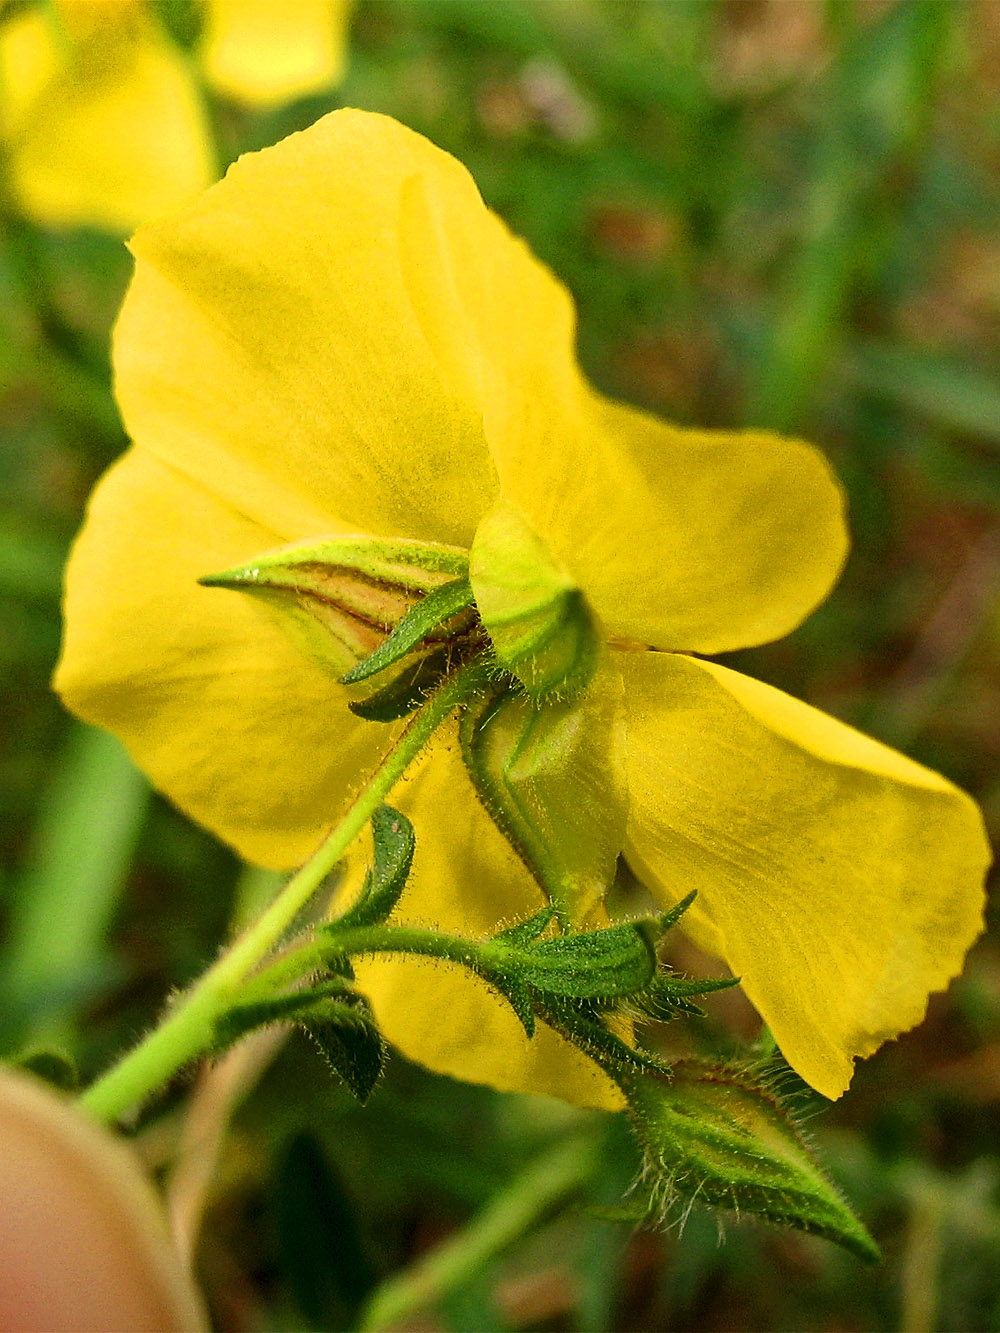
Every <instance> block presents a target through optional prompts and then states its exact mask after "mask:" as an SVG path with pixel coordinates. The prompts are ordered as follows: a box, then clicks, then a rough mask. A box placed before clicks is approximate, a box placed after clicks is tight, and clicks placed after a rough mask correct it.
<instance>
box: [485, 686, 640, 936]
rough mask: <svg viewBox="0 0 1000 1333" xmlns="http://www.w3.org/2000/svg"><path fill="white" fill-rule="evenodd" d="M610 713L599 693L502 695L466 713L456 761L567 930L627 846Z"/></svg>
mask: <svg viewBox="0 0 1000 1333" xmlns="http://www.w3.org/2000/svg"><path fill="white" fill-rule="evenodd" d="M616 711H617V710H616V706H615V703H614V702H613V701H612V700H611V699H610V698H608V697H606V696H603V695H602V696H601V697H594V696H593V695H588V696H584V698H583V699H581V700H580V701H579V702H578V703H569V702H547V703H545V704H542V705H541V706H538V705H536V704H535V703H533V702H532V701H531V700H530V699H529V698H528V697H527V695H525V694H524V693H522V692H520V691H518V690H515V689H502V690H500V691H498V692H495V693H494V694H493V695H485V696H482V697H480V698H479V699H476V700H474V701H472V702H470V703H469V704H468V705H467V706H466V708H465V710H464V712H463V715H462V722H461V727H460V737H461V745H462V755H463V758H464V759H465V764H466V768H467V769H468V771H469V774H470V776H471V778H472V781H473V784H474V786H475V788H476V791H477V792H478V793H479V796H480V799H481V800H482V802H483V804H484V805H485V807H486V809H487V811H488V812H489V814H490V816H491V817H492V819H493V821H494V823H495V824H496V825H497V827H498V828H499V829H500V831H501V832H502V833H503V834H504V836H505V837H506V838H507V840H508V841H509V842H510V844H511V845H512V847H513V848H514V850H515V851H516V852H517V854H518V855H519V856H520V857H521V859H522V861H524V863H525V865H526V866H527V867H528V868H529V870H531V872H532V874H533V875H534V876H535V878H536V880H537V881H538V883H539V885H540V886H541V888H542V889H543V891H544V892H545V894H546V896H547V897H548V899H549V901H550V902H551V903H552V904H553V906H554V907H555V910H556V914H557V915H558V918H559V922H560V924H561V925H562V927H563V929H568V928H569V927H570V926H571V924H572V922H573V920H574V919H575V920H580V919H586V916H587V914H588V913H589V912H590V911H591V910H593V908H594V907H595V906H596V905H597V904H598V903H600V902H601V901H602V899H603V897H604V893H605V891H606V889H607V887H608V885H609V884H611V882H612V881H613V879H614V875H615V868H616V863H617V858H618V853H619V852H620V851H621V848H622V844H623V842H624V840H625V807H626V798H625V792H624V783H623V782H622V781H621V779H620V777H619V775H618V774H617V773H616V770H615V766H614V763H613V759H612V755H613V750H614V747H613V733H614V727H615V725H616Z"/></svg>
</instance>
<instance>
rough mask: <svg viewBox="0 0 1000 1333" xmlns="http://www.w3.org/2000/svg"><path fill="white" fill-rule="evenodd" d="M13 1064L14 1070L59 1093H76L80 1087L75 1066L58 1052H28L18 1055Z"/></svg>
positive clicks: (66, 1056) (67, 1057)
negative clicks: (42, 1082)
mask: <svg viewBox="0 0 1000 1333" xmlns="http://www.w3.org/2000/svg"><path fill="white" fill-rule="evenodd" d="M13 1064H14V1067H15V1068H16V1069H23V1070H24V1071H25V1073H27V1074H34V1075H35V1077H36V1078H40V1079H42V1080H43V1081H44V1082H46V1083H50V1084H51V1085H52V1087H54V1088H58V1089H59V1090H60V1092H76V1091H77V1089H78V1088H79V1086H80V1075H79V1071H78V1070H77V1067H76V1065H75V1064H74V1063H73V1061H72V1060H71V1059H70V1058H69V1056H68V1055H63V1054H62V1053H61V1052H59V1051H28V1052H26V1053H25V1054H23V1055H19V1056H18V1057H17V1058H16V1059H15V1060H14V1061H13Z"/></svg>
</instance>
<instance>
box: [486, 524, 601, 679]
mask: <svg viewBox="0 0 1000 1333" xmlns="http://www.w3.org/2000/svg"><path fill="white" fill-rule="evenodd" d="M469 578H470V580H471V582H472V590H473V592H474V594H475V598H476V606H477V607H478V609H479V617H480V620H481V621H482V623H483V627H484V628H485V630H486V632H487V633H488V634H489V636H490V639H491V640H492V642H493V648H494V651H495V653H496V656H497V660H498V661H499V663H500V665H501V666H503V667H505V668H506V669H507V670H508V671H509V672H510V673H511V674H512V675H514V676H516V677H517V679H518V680H519V681H520V682H521V684H522V685H523V686H524V688H525V689H526V690H527V692H528V693H529V694H530V695H533V696H534V697H535V698H543V697H545V696H546V695H553V694H554V695H560V696H562V697H564V698H566V697H570V696H572V695H575V694H579V693H580V692H581V691H582V690H584V689H585V688H586V687H587V685H588V684H589V683H590V680H591V677H592V676H593V674H594V668H595V667H596V665H597V653H598V647H599V639H598V636H597V632H596V629H595V627H594V622H593V618H592V616H591V614H590V611H589V609H588V607H587V604H586V601H585V600H584V596H583V593H582V592H581V590H580V589H579V588H578V587H577V586H576V584H575V583H574V582H573V580H572V578H571V577H570V576H569V574H568V573H567V572H566V571H565V570H564V569H563V568H562V567H561V566H560V565H559V564H557V562H556V561H555V560H554V559H553V558H552V556H551V555H550V554H549V552H548V551H547V550H546V548H545V546H544V544H543V543H542V541H541V540H540V539H539V538H538V537H537V536H536V535H535V533H534V532H532V530H531V528H530V527H529V526H528V524H527V522H526V521H525V519H524V517H523V515H522V514H521V512H520V511H519V510H518V509H516V508H515V507H514V506H513V505H512V504H510V503H509V502H508V501H506V500H500V501H498V503H497V504H495V505H494V506H493V508H492V509H491V510H490V512H489V513H488V514H487V515H486V517H485V518H484V519H483V521H482V522H481V523H480V525H479V527H478V528H477V530H476V535H475V538H474V539H473V542H472V551H471V552H470V555H469Z"/></svg>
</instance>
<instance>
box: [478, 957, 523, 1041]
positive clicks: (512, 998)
mask: <svg viewBox="0 0 1000 1333" xmlns="http://www.w3.org/2000/svg"><path fill="white" fill-rule="evenodd" d="M479 973H480V975H481V976H482V977H483V979H484V980H485V981H488V982H489V983H490V985H491V986H493V987H494V988H495V989H496V990H498V991H499V992H500V994H501V995H502V996H503V997H504V999H505V1000H506V1001H507V1003H508V1004H509V1005H510V1007H511V1008H512V1009H513V1010H514V1013H515V1014H517V1016H518V1018H519V1019H520V1020H521V1026H522V1027H523V1028H524V1031H525V1033H526V1035H527V1036H528V1037H529V1038H530V1037H533V1036H534V1035H535V1007H534V1004H533V1003H532V999H531V991H530V990H529V989H528V987H527V986H526V985H525V984H524V983H523V982H522V981H520V980H518V978H517V977H512V976H506V975H505V974H504V973H503V972H499V971H497V972H488V971H485V970H481V969H479Z"/></svg>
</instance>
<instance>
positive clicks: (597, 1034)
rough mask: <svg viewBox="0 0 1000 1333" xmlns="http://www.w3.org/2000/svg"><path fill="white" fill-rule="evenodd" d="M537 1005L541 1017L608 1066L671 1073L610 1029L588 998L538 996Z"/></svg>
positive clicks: (666, 1067)
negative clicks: (588, 1001) (571, 998)
mask: <svg viewBox="0 0 1000 1333" xmlns="http://www.w3.org/2000/svg"><path fill="white" fill-rule="evenodd" d="M536 1007H537V1011H538V1014H539V1017H541V1018H544V1020H545V1022H546V1023H548V1024H549V1026H550V1027H553V1028H555V1029H556V1031H557V1032H560V1033H562V1034H563V1036H565V1037H566V1038H567V1039H568V1040H569V1041H571V1042H573V1044H574V1045H575V1046H579V1047H580V1048H581V1049H582V1050H583V1052H584V1053H585V1054H586V1055H589V1056H590V1058H591V1059H592V1060H594V1061H595V1062H596V1063H597V1064H599V1065H600V1066H601V1067H602V1068H604V1069H607V1070H608V1071H609V1072H611V1073H612V1075H613V1076H615V1074H614V1071H618V1070H629V1071H633V1072H634V1071H639V1070H643V1069H651V1070H656V1071H657V1072H659V1073H662V1074H669V1072H670V1066H669V1065H667V1064H665V1063H664V1061H662V1060H660V1059H658V1058H657V1057H656V1056H655V1055H651V1054H650V1053H649V1052H648V1051H642V1050H637V1049H636V1048H635V1047H633V1046H629V1045H628V1043H627V1042H625V1041H623V1040H622V1039H621V1037H619V1036H617V1035H616V1034H615V1033H613V1032H611V1031H610V1030H609V1029H608V1028H607V1027H606V1026H605V1024H604V1022H603V1021H602V1019H601V1017H600V1015H599V1014H598V1013H597V1011H596V1010H594V1009H593V1008H592V1007H591V1006H590V1005H589V1004H588V1003H587V1001H586V1000H568V999H563V998H561V997H557V996H554V995H545V996H538V997H537V998H536Z"/></svg>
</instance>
